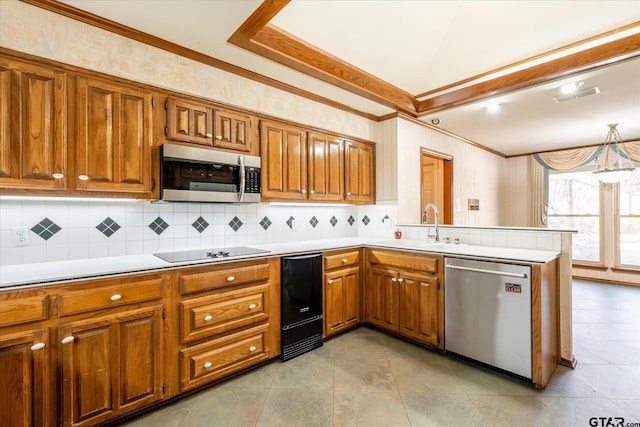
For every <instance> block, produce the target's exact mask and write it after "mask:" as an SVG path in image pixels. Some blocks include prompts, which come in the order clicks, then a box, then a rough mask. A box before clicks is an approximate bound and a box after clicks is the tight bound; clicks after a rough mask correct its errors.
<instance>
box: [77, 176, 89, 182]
mask: <svg viewBox="0 0 640 427" xmlns="http://www.w3.org/2000/svg"><path fill="white" fill-rule="evenodd" d="M78 179H79V180H80V181H89V176H88V175H78Z"/></svg>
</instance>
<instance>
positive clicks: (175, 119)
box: [165, 96, 213, 146]
mask: <svg viewBox="0 0 640 427" xmlns="http://www.w3.org/2000/svg"><path fill="white" fill-rule="evenodd" d="M165 108H166V110H167V127H166V129H165V134H166V136H167V139H170V140H174V141H182V142H190V143H192V144H201V145H209V146H213V109H212V108H211V107H210V106H209V105H207V104H205V103H197V102H193V101H187V100H184V99H180V98H175V97H172V96H170V97H169V98H167V101H166V102H165Z"/></svg>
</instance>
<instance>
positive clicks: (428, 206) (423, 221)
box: [422, 203, 440, 243]
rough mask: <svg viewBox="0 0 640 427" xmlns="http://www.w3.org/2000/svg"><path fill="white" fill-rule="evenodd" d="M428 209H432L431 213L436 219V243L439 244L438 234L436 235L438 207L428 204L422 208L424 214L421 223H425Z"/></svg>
mask: <svg viewBox="0 0 640 427" xmlns="http://www.w3.org/2000/svg"><path fill="white" fill-rule="evenodd" d="M429 208H433V213H434V214H435V217H436V224H435V225H436V240H435V242H436V243H439V242H440V234H439V233H438V222H439V220H438V207H437V206H436V205H434V204H433V203H429V204H428V205H427V206H425V207H424V213H423V214H422V223H423V224H426V223H427V214H428V213H429Z"/></svg>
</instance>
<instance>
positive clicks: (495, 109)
mask: <svg viewBox="0 0 640 427" xmlns="http://www.w3.org/2000/svg"><path fill="white" fill-rule="evenodd" d="M499 110H500V104H489V105H487V111H488V112H490V113H497V112H498V111H499Z"/></svg>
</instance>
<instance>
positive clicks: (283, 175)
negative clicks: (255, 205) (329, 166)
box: [260, 121, 307, 200]
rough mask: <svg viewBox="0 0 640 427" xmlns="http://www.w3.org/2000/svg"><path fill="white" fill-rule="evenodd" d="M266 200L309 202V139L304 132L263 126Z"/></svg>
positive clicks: (262, 147) (261, 135)
mask: <svg viewBox="0 0 640 427" xmlns="http://www.w3.org/2000/svg"><path fill="white" fill-rule="evenodd" d="M260 144H261V145H260V153H261V157H262V179H261V181H262V197H263V198H275V199H288V200H306V198H307V139H306V132H305V131H304V130H303V129H300V128H296V127H292V126H287V125H283V124H280V123H274V122H266V121H263V122H261V124H260Z"/></svg>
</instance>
